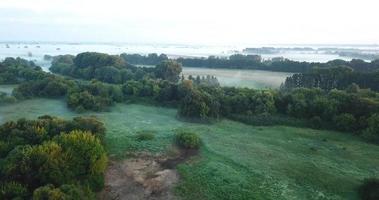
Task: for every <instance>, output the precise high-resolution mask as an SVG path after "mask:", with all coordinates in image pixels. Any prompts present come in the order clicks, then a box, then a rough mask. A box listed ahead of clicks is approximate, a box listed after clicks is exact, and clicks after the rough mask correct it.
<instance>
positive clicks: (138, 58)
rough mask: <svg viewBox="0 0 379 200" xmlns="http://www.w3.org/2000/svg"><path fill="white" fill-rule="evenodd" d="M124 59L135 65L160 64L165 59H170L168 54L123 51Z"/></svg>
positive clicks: (122, 56)
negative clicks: (142, 53)
mask: <svg viewBox="0 0 379 200" xmlns="http://www.w3.org/2000/svg"><path fill="white" fill-rule="evenodd" d="M120 57H121V58H122V59H124V60H125V61H126V62H127V63H130V64H134V65H158V64H160V63H162V62H163V61H166V60H168V57H167V55H166V54H160V55H158V54H156V53H150V54H148V55H146V56H144V55H140V54H126V53H123V54H121V55H120Z"/></svg>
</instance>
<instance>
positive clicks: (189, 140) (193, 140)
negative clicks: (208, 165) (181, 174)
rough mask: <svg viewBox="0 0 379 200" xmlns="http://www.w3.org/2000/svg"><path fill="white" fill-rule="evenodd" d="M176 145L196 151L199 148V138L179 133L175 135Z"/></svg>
mask: <svg viewBox="0 0 379 200" xmlns="http://www.w3.org/2000/svg"><path fill="white" fill-rule="evenodd" d="M175 140H176V143H177V144H178V145H179V146H180V147H182V148H185V149H198V148H199V147H200V143H201V140H200V137H199V136H198V135H197V134H195V133H190V132H179V133H177V134H176V135H175Z"/></svg>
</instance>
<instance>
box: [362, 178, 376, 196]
mask: <svg viewBox="0 0 379 200" xmlns="http://www.w3.org/2000/svg"><path fill="white" fill-rule="evenodd" d="M359 195H360V197H361V199H362V200H376V199H379V179H375V178H371V179H365V180H364V183H363V184H362V185H361V186H360V187H359Z"/></svg>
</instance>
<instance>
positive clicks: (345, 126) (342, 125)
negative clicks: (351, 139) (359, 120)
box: [333, 113, 356, 131]
mask: <svg viewBox="0 0 379 200" xmlns="http://www.w3.org/2000/svg"><path fill="white" fill-rule="evenodd" d="M333 122H334V124H335V127H336V128H337V129H338V130H341V131H353V130H354V128H355V125H356V120H355V118H354V116H353V115H352V114H348V113H344V114H341V115H337V116H335V117H334V118H333Z"/></svg>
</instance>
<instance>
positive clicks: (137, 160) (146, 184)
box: [99, 150, 197, 200]
mask: <svg viewBox="0 0 379 200" xmlns="http://www.w3.org/2000/svg"><path fill="white" fill-rule="evenodd" d="M196 154H197V151H196V150H178V151H177V152H175V153H173V155H171V156H167V155H164V156H162V155H152V154H149V153H139V154H135V155H133V158H129V159H126V160H121V161H116V160H111V161H110V163H109V166H108V169H107V172H106V174H105V187H104V190H103V191H102V192H101V193H100V194H99V199H102V200H145V199H146V200H175V199H176V197H175V195H174V194H173V191H172V190H173V188H174V186H175V184H176V183H177V182H178V181H179V175H178V173H177V171H176V170H175V167H176V165H178V164H179V163H181V162H184V161H186V160H187V159H188V158H189V157H191V156H193V155H196Z"/></svg>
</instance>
